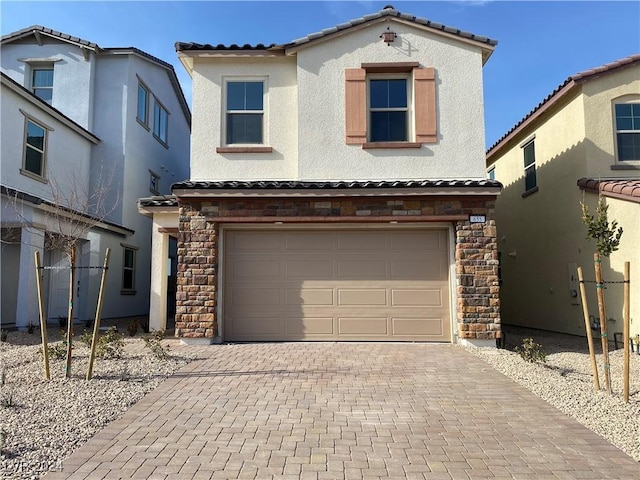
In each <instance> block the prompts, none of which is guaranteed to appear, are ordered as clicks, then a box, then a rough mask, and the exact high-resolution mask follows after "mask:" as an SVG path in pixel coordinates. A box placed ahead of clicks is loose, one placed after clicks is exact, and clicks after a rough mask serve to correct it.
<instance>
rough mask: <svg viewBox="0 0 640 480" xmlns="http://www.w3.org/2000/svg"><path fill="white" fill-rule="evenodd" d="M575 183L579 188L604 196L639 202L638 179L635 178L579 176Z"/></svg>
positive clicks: (639, 189)
mask: <svg viewBox="0 0 640 480" xmlns="http://www.w3.org/2000/svg"><path fill="white" fill-rule="evenodd" d="M577 185H578V187H579V188H580V190H584V191H587V192H593V193H597V194H598V195H603V196H605V197H613V198H619V199H621V200H627V201H629V202H634V203H640V180H639V179H637V178H633V179H632V178H629V179H622V178H617V179H610V180H597V179H595V178H581V179H579V180H578V182H577Z"/></svg>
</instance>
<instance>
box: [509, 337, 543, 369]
mask: <svg viewBox="0 0 640 480" xmlns="http://www.w3.org/2000/svg"><path fill="white" fill-rule="evenodd" d="M516 353H518V354H519V355H520V356H521V357H522V359H523V360H524V361H526V362H529V363H546V361H547V354H546V353H544V350H543V349H542V345H540V344H539V343H535V342H534V341H533V338H524V339H523V340H522V346H521V347H516Z"/></svg>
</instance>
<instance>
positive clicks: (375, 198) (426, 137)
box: [140, 7, 501, 344]
mask: <svg viewBox="0 0 640 480" xmlns="http://www.w3.org/2000/svg"><path fill="white" fill-rule="evenodd" d="M496 43H497V42H496V41H494V40H491V39H489V38H486V37H482V36H478V35H474V34H472V33H468V32H463V31H460V30H458V29H456V28H451V27H446V26H444V25H441V24H438V23H434V22H431V21H429V20H426V19H423V18H416V17H415V16H412V15H407V14H403V13H400V12H398V11H397V10H395V9H394V8H393V7H385V9H383V10H382V11H379V12H375V13H373V14H371V15H367V16H365V17H362V18H357V19H354V20H351V21H348V22H346V23H342V24H340V25H337V26H335V27H332V28H328V29H326V30H322V31H320V32H318V33H314V34H310V35H307V36H305V37H303V38H300V39H298V40H294V41H292V42H290V43H288V44H285V45H268V46H267V45H262V44H259V45H244V46H238V45H212V44H206V45H202V44H194V43H177V44H176V50H177V52H178V57H179V58H180V60H181V61H182V63H183V65H184V66H185V68H186V69H187V71H188V72H189V74H190V75H191V77H192V79H193V130H192V134H193V135H192V150H191V178H190V180H188V181H181V182H178V183H176V184H174V185H173V187H172V192H173V194H174V196H175V197H173V198H155V199H154V198H147V199H141V201H140V209H141V211H143V212H145V213H147V214H153V216H154V250H155V251H156V252H158V253H157V258H158V259H162V258H163V256H164V255H163V253H162V252H163V251H164V249H166V243H167V239H168V238H169V237H170V236H171V235H175V236H177V238H178V287H177V307H176V309H177V314H176V333H177V335H178V336H179V337H181V338H182V339H183V340H184V341H186V342H194V343H197V342H207V343H208V342H212V341H275V340H332V341H349V340H375V341H439V342H442V341H444V342H452V341H456V339H464V340H465V341H471V342H475V343H479V344H491V343H493V342H494V339H495V338H496V337H497V336H499V334H500V315H499V300H498V294H499V291H498V288H499V287H498V258H497V250H496V231H495V225H494V219H493V209H494V202H495V199H496V196H497V195H498V194H499V191H500V188H501V186H500V184H499V183H498V182H495V181H491V180H487V179H486V178H485V166H484V119H483V91H482V67H483V65H484V63H485V62H486V61H487V59H488V58H489V56H490V55H491V53H492V51H493V49H494V47H495V45H496ZM154 255H156V254H155V253H154ZM154 268H157V269H158V275H157V278H160V279H162V278H164V277H166V275H163V274H162V272H163V270H162V269H163V268H166V266H165V265H164V263H163V262H155V263H154ZM154 277H155V275H154ZM152 290H153V288H152ZM163 290H164V288H163V286H162V285H161V284H158V286H157V290H153V291H152V296H155V297H157V298H160V294H161V293H162V291H163ZM163 305H164V301H162V300H160V301H158V309H154V308H153V305H152V309H151V314H150V315H151V324H152V326H154V325H155V326H156V327H161V326H162V325H161V322H162V319H163V315H162V310H161V309H162V308H163Z"/></svg>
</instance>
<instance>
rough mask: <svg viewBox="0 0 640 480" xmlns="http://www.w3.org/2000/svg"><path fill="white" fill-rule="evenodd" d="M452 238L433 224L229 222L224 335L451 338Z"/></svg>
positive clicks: (271, 338) (241, 337) (254, 338)
mask: <svg viewBox="0 0 640 480" xmlns="http://www.w3.org/2000/svg"><path fill="white" fill-rule="evenodd" d="M263 238H266V241H264V242H263ZM446 239H447V232H446V230H427V229H424V230H422V229H421V230H401V231H400V230H382V229H380V230H375V229H362V230H357V231H356V230H350V231H345V230H334V231H331V230H327V231H321V232H318V231H317V230H315V231H313V230H304V231H303V230H300V231H298V230H287V231H280V232H277V231H275V230H274V231H271V230H270V231H260V230H255V231H248V230H247V231H244V230H243V231H240V230H238V231H234V230H228V231H227V232H226V233H225V242H224V252H223V253H224V258H223V265H222V266H223V268H224V275H223V278H224V282H225V283H224V285H222V291H223V292H224V298H223V304H222V308H223V312H222V313H223V314H222V319H221V322H222V327H223V331H222V334H223V338H224V339H225V340H231V341H234V340H235V341H261V340H262V341H277V340H318V341H321V340H330V341H339V340H346V341H385V340H387V341H396V340H397V341H450V340H451V333H450V332H451V327H450V325H451V323H450V322H451V320H450V313H449V295H450V293H449V254H448V245H447V242H446ZM265 245H266V248H263V247H264V246H265Z"/></svg>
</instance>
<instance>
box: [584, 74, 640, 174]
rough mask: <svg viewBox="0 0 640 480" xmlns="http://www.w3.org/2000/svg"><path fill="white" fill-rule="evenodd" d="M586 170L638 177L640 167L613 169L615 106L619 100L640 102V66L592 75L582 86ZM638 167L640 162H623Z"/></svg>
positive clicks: (614, 163) (615, 156) (614, 161)
mask: <svg viewBox="0 0 640 480" xmlns="http://www.w3.org/2000/svg"><path fill="white" fill-rule="evenodd" d="M583 92H584V97H585V100H584V104H585V118H586V119H587V122H586V125H585V133H586V138H588V139H589V142H588V144H587V151H586V155H587V169H588V171H589V175H590V176H592V177H595V178H599V177H628V176H629V175H630V174H631V175H632V176H634V177H640V170H636V171H635V172H634V171H629V170H612V169H611V166H612V165H616V164H618V163H620V162H618V161H617V152H616V147H615V142H616V135H615V114H614V105H615V103H618V102H624V101H634V102H640V65H637V64H636V65H633V66H631V67H627V68H624V69H621V70H620V71H618V72H616V74H615V75H606V76H602V77H599V78H595V79H593V80H592V81H590V82H588V83H586V84H585V85H584V86H583ZM622 163H624V164H625V165H633V166H636V167H637V168H639V169H640V161H625V162H622Z"/></svg>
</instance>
